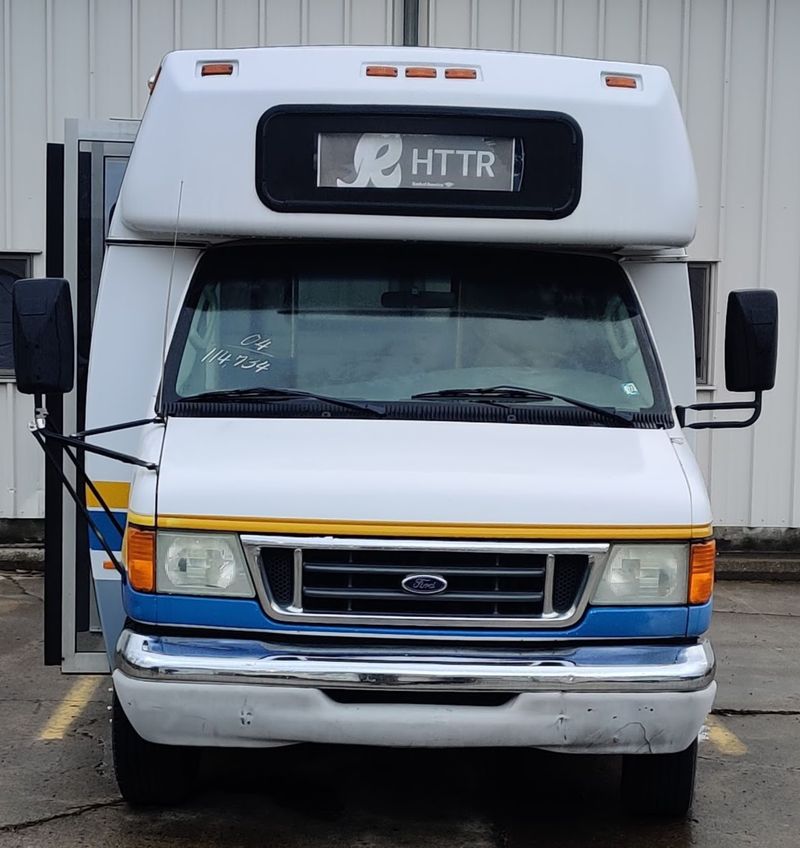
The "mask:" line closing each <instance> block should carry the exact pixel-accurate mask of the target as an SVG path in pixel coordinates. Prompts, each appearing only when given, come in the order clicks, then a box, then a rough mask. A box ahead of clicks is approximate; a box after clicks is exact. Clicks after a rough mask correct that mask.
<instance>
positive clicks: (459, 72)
mask: <svg viewBox="0 0 800 848" xmlns="http://www.w3.org/2000/svg"><path fill="white" fill-rule="evenodd" d="M444 77H445V79H477V78H478V72H477V71H476V70H475V68H445V70H444Z"/></svg>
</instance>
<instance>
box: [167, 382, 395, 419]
mask: <svg viewBox="0 0 800 848" xmlns="http://www.w3.org/2000/svg"><path fill="white" fill-rule="evenodd" d="M180 400H181V402H182V403H202V402H206V401H216V400H234V401H236V400H244V401H247V400H252V401H267V402H268V403H281V402H282V401H290V400H318V401H321V402H322V403H329V404H331V405H332V406H340V407H342V408H343V409H354V410H356V411H357V412H368V413H369V414H370V415H374V416H375V417H381V416H383V415H385V414H386V412H385V411H384V410H383V409H382V408H381V407H378V406H373V405H372V404H369V403H361V402H359V401H355V400H343V399H342V398H334V397H328V396H327V395H318V394H315V393H314V392H305V391H302V390H301V389H272V388H267V387H261V388H250V389H220V390H217V391H213V392H201V393H200V394H198V395H190V396H189V397H185V398H181V399H180Z"/></svg>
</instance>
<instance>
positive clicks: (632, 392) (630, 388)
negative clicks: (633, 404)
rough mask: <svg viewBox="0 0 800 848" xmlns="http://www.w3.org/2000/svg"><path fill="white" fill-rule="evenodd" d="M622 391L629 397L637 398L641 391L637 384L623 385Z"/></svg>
mask: <svg viewBox="0 0 800 848" xmlns="http://www.w3.org/2000/svg"><path fill="white" fill-rule="evenodd" d="M622 391H623V392H625V394H626V395H628V396H629V397H635V396H636V395H638V394H639V389H638V388H636V383H623V384H622Z"/></svg>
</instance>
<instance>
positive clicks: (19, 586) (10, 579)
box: [3, 574, 42, 603]
mask: <svg viewBox="0 0 800 848" xmlns="http://www.w3.org/2000/svg"><path fill="white" fill-rule="evenodd" d="M3 577H4V578H5V579H6V580H8V582H9V583H11V584H13V585H14V586H16V587H17V589H19V590H20V592H22V594H23V595H27V596H28V597H29V598H33V599H34V600H36V601H39V603H42V599H41V598H40V597H39V596H38V595H34V594H33V592H29V591H28V590H27V589H26V588H25V587H24V586H23V585H22V583H20V581H19V580H18V579H17V578H16V577H14V576H13V575H11V574H4V575H3Z"/></svg>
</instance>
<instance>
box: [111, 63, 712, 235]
mask: <svg viewBox="0 0 800 848" xmlns="http://www.w3.org/2000/svg"><path fill="white" fill-rule="evenodd" d="M208 63H218V64H228V65H230V66H231V69H230V71H231V72H230V73H222V74H214V75H205V76H204V75H203V73H202V68H203V65H205V64H208ZM372 65H379V66H388V67H396V68H398V74H397V76H385V77H380V76H370V75H368V74H367V67H368V66H372ZM412 66H413V67H420V66H421V67H433V68H435V69H436V72H437V73H436V77H434V78H414V77H407V76H406V74H405V69H406V68H407V67H412ZM446 68H466V69H471V70H474V71H475V78H473V79H469V78H468V79H453V78H448V77H447V75H446V74H445V73H444V70H445V69H446ZM223 70H224V69H223ZM609 75H610V76H625V77H626V78H628V79H633V80H634V82H635V87H612V86H610V85H609V84H607V79H606V77H607V76H609ZM282 105H325V106H339V107H341V106H345V107H346V106H361V107H372V106H382V107H393V106H397V107H409V106H411V107H428V108H430V107H434V108H471V109H477V110H481V109H484V110H497V109H505V110H525V111H530V110H543V111H553V112H559V113H565V114H566V115H568V116H570V117H571V118H572V119H573V120H574V121H575V122H576V123H577V124H578V126H579V127H580V130H581V133H582V136H583V161H582V172H581V183H582V185H581V193H580V199H579V201H578V203H577V207H576V208H575V209H574V211H572V212H571V213H570V214H567V215H566V216H565V217H562V218H558V219H555V220H552V219H551V220H547V219H541V218H520V217H516V218H510V217H509V218H506V217H489V216H485V217H458V216H457V214H455V212H454V214H453V215H452V216H446V215H441V214H440V215H437V216H424V215H416V214H413V215H399V214H398V215H395V214H388V215H387V214H380V215H378V214H343V213H341V212H335V211H334V212H324V213H322V212H285V211H274V210H273V209H271V208H268V206H267V205H265V203H264V202H262V201H261V200H260V199H259V196H258V193H257V191H256V134H257V127H258V123H259V120H260V119H261V117H262V115H263V114H264V113H265V112H266V111H267V110H269V109H270V108H273V107H276V106H282ZM525 155H526V162H525V168H526V173H527V170H528V169H530V168H535V151H530V150H526V151H525ZM311 166H312V165H311V163H310V164H309V167H311ZM179 194H180V195H181V203H180V211H179V210H178V196H179ZM117 211H118V214H117V215H116V217H115V221H114V225H113V226H112V231H111V238H121V239H167V238H168V237H169V238H172V237H174V236H175V235H176V233H177V235H178V236H179V237H181V238H191V239H200V240H205V241H217V240H220V239H230V238H242V237H261V238H297V237H315V238H350V239H353V238H365V239H428V240H443V241H459V240H467V241H479V242H506V243H530V244H542V245H573V246H586V247H604V248H614V249H618V248H625V247H633V248H636V247H638V248H643V247H646V248H662V247H680V246H684V245H686V244H688V242H690V241H691V239H692V238H693V236H694V231H695V226H696V218H697V187H696V181H695V174H694V168H693V165H692V158H691V152H690V149H689V143H688V139H687V136H686V130H685V127H684V123H683V119H682V116H681V113H680V108H679V106H678V102H677V99H676V97H675V93H674V90H673V88H672V84H671V82H670V78H669V74H668V73H667V72H666V70H664V69H663V68H660V67H657V66H652V65H635V64H627V63H620V62H608V61H595V60H588V59H573V58H565V57H556V56H540V55H534V54H524V53H503V52H492V51H478V50H451V49H439V48H423V47H420V48H412V47H272V48H249V49H237V50H186V51H177V52H174V53H170V54H168V55H167V56H166V57H165V59H164V62H163V64H162V67H161V71H160V74H159V76H158V81H157V84H156V87H155V89H154V92H153V95H152V97H151V99H150V102H149V104H148V107H147V109H146V112H145V115H144V118H143V119H142V123H141V127H140V130H139V134H138V137H137V140H136V144H135V146H134V150H133V153H132V155H131V159H130V162H129V165H128V170H127V173H126V176H125V180H124V184H123V187H122V192H121V194H120V198H119V202H118V210H117Z"/></svg>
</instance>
